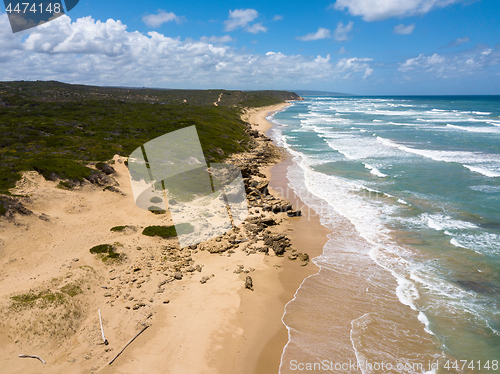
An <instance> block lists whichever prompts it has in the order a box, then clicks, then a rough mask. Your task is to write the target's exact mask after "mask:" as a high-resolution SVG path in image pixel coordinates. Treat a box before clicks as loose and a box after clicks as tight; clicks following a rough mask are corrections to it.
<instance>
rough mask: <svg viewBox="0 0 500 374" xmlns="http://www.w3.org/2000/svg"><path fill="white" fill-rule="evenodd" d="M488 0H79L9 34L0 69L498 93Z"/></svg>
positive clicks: (499, 43)
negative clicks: (39, 22) (58, 13)
mask: <svg viewBox="0 0 500 374" xmlns="http://www.w3.org/2000/svg"><path fill="white" fill-rule="evenodd" d="M499 15H500V2H499V1H497V0H330V1H315V2H304V1H296V0H290V1H274V2H269V1H253V2H245V1H218V2H217V3H211V2H207V1H184V2H182V1H177V2H171V3H169V2H165V1H155V0H142V1H136V2H133V1H116V0H108V1H105V2H103V1H95V0H90V1H85V0H83V1H82V0H81V1H80V3H79V4H78V5H77V6H76V7H75V8H74V9H73V10H72V11H71V12H69V14H68V15H67V16H63V17H59V18H57V19H55V20H53V21H51V22H49V23H47V24H45V25H42V26H39V27H37V28H33V29H29V30H25V31H22V32H19V33H16V34H13V33H12V31H11V29H10V26H9V23H8V18H7V15H6V13H5V8H0V80H19V79H24V80H35V79H40V80H48V79H55V80H60V81H64V82H68V83H83V84H96V85H120V86H138V87H141V86H146V87H164V88H226V89H289V90H297V89H311V90H327V91H339V92H347V93H354V94H368V95H377V94H403V95H404V94H408V95H409V94H500V26H499V22H498V18H499Z"/></svg>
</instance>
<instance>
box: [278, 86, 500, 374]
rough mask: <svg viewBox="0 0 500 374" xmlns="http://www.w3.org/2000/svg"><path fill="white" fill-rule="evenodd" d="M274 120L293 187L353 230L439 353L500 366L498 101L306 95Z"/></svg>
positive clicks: (499, 145)
mask: <svg viewBox="0 0 500 374" xmlns="http://www.w3.org/2000/svg"><path fill="white" fill-rule="evenodd" d="M272 121H273V122H274V123H275V127H274V128H273V130H271V136H272V137H273V138H274V139H275V140H276V141H277V142H278V144H280V145H282V146H285V147H287V148H288V149H289V150H290V151H291V153H292V154H293V156H294V161H295V166H294V168H295V169H294V168H293V167H292V168H291V169H290V170H289V172H288V175H287V177H288V178H289V180H290V182H291V185H292V187H293V186H295V187H294V188H297V186H301V187H302V188H304V189H306V190H307V193H308V194H310V195H311V196H313V197H317V198H318V199H319V200H317V201H321V204H326V205H327V207H325V206H319V205H321V204H319V203H317V204H318V205H317V206H315V207H314V208H316V209H317V210H319V211H321V212H322V213H321V214H323V218H324V219H327V218H328V217H327V216H328V214H329V213H328V212H329V211H331V210H332V209H333V210H334V211H335V212H336V213H338V214H340V215H341V216H343V217H345V218H347V219H348V220H349V221H350V222H351V223H352V224H353V225H354V227H355V228H356V230H357V232H358V234H359V235H360V236H361V237H362V238H364V239H365V240H366V241H367V242H368V243H369V244H370V245H371V250H370V257H371V259H372V261H373V262H375V263H376V264H378V265H379V266H380V267H382V268H383V269H385V270H386V271H387V272H388V273H390V274H391V276H392V277H394V279H396V281H397V287H395V288H394V289H393V290H392V292H393V293H395V294H396V295H397V297H398V299H399V301H400V302H401V303H402V304H404V305H406V306H407V307H408V308H411V309H412V310H414V311H416V312H417V313H418V320H419V321H420V323H422V324H423V325H424V326H425V331H426V332H427V333H428V334H429V335H431V336H432V338H433V339H434V341H435V344H436V347H437V350H438V351H441V352H443V353H444V354H446V355H447V356H448V357H452V358H455V359H458V360H460V359H463V360H475V361H477V360H482V362H483V364H482V365H483V366H484V363H485V362H486V361H487V360H489V361H490V363H491V362H492V360H500V353H499V352H500V308H499V306H500V97H498V96H493V97H474V96H473V97H452V96H447V97H319V96H314V97H313V96H310V97H305V100H304V101H300V102H295V103H294V104H293V105H292V106H291V107H288V108H287V109H286V110H284V111H282V112H279V113H276V114H275V115H274V117H273V119H272ZM327 245H328V244H327ZM335 261H336V260H335V259H334V258H333V255H332V258H330V259H329V258H328V251H326V250H325V254H324V255H323V256H322V258H321V259H319V260H317V261H316V263H317V264H319V265H322V262H323V263H324V264H325V266H327V264H328V263H331V264H333V263H334V262H335ZM331 286H332V289H333V288H334V287H335V285H333V284H332V285H331ZM498 371H499V372H500V370H498ZM443 372H446V371H443ZM456 372H495V371H494V370H492V369H491V368H490V370H487V369H485V368H484V367H482V368H480V369H479V368H478V367H477V363H476V367H475V368H473V369H471V368H469V370H466V369H464V370H458V371H456Z"/></svg>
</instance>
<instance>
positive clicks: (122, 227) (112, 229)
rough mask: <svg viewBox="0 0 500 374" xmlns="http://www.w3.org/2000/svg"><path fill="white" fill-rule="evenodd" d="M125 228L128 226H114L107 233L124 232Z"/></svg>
mask: <svg viewBox="0 0 500 374" xmlns="http://www.w3.org/2000/svg"><path fill="white" fill-rule="evenodd" d="M127 227H128V226H114V227H112V228H110V229H109V231H112V232H119V231H123V230H125V229H126V228H127Z"/></svg>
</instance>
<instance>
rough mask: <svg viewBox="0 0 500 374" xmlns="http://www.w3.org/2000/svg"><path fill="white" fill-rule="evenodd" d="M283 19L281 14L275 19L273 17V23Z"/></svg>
mask: <svg viewBox="0 0 500 374" xmlns="http://www.w3.org/2000/svg"><path fill="white" fill-rule="evenodd" d="M282 19H283V16H282V15H281V14H276V15H275V16H274V17H273V21H280V20H282Z"/></svg>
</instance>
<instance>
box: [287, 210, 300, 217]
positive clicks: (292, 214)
mask: <svg viewBox="0 0 500 374" xmlns="http://www.w3.org/2000/svg"><path fill="white" fill-rule="evenodd" d="M286 215H287V216H288V217H300V216H301V215H302V212H301V211H300V210H289V211H288V212H286Z"/></svg>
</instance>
